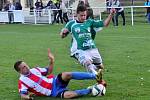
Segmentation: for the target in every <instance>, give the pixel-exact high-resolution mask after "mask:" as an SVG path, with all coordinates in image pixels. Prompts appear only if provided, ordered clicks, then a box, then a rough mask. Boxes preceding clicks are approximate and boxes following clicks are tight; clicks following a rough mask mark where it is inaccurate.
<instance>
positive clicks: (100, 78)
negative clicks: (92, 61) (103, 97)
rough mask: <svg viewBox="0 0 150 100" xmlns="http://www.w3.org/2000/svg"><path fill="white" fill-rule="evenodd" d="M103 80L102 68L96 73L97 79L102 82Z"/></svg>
mask: <svg viewBox="0 0 150 100" xmlns="http://www.w3.org/2000/svg"><path fill="white" fill-rule="evenodd" d="M101 80H102V69H99V70H98V72H97V74H96V81H97V82H100V81H101Z"/></svg>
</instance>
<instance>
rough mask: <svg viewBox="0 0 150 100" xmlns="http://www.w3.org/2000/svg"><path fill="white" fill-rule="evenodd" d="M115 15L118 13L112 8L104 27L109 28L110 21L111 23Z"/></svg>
mask: <svg viewBox="0 0 150 100" xmlns="http://www.w3.org/2000/svg"><path fill="white" fill-rule="evenodd" d="M114 13H116V10H115V9H114V8H112V9H111V10H110V14H109V15H108V17H107V18H106V19H105V21H104V26H105V27H107V26H108V25H109V23H110V21H111V19H112V17H113V15H114Z"/></svg>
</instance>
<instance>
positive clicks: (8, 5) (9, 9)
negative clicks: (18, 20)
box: [4, 1, 15, 24]
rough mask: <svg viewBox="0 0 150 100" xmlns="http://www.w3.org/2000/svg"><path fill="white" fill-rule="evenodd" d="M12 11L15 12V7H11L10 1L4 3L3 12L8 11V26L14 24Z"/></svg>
mask: <svg viewBox="0 0 150 100" xmlns="http://www.w3.org/2000/svg"><path fill="white" fill-rule="evenodd" d="M13 10H15V6H14V5H13V3H11V2H10V1H8V2H7V3H6V5H5V6H4V11H8V19H9V24H11V23H13V22H14V14H13Z"/></svg>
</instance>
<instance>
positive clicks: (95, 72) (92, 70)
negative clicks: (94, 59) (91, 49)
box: [87, 64, 97, 74]
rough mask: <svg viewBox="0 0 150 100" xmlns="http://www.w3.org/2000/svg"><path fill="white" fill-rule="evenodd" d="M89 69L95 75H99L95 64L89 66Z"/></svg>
mask: <svg viewBox="0 0 150 100" xmlns="http://www.w3.org/2000/svg"><path fill="white" fill-rule="evenodd" d="M87 69H88V70H89V71H91V72H92V73H93V74H97V71H96V70H95V69H96V66H95V65H94V64H90V65H89V66H87Z"/></svg>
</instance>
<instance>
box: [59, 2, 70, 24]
mask: <svg viewBox="0 0 150 100" xmlns="http://www.w3.org/2000/svg"><path fill="white" fill-rule="evenodd" d="M60 9H62V13H63V20H64V21H65V23H67V22H69V19H68V14H67V8H66V5H65V3H64V2H63V1H62V0H60Z"/></svg>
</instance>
